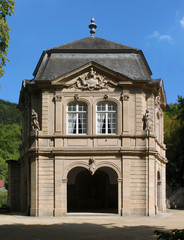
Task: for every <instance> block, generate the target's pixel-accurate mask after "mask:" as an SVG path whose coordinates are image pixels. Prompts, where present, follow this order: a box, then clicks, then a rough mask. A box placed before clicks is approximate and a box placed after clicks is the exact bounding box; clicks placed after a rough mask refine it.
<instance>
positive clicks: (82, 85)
mask: <svg viewBox="0 0 184 240" xmlns="http://www.w3.org/2000/svg"><path fill="white" fill-rule="evenodd" d="M117 85H118V84H117V83H115V82H113V81H111V80H106V79H105V76H102V75H100V74H97V73H96V71H94V70H93V68H92V67H91V68H90V71H89V72H88V73H86V74H84V75H83V76H81V77H79V78H78V79H77V80H76V82H75V83H73V84H71V85H68V87H69V88H72V87H74V88H78V89H81V90H88V91H93V90H100V89H108V87H109V86H111V87H116V86H117Z"/></svg>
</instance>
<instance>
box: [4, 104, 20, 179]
mask: <svg viewBox="0 0 184 240" xmlns="http://www.w3.org/2000/svg"><path fill="white" fill-rule="evenodd" d="M20 144H21V114H20V112H19V110H18V109H17V104H15V103H10V102H6V101H3V100H0V179H4V180H5V182H6V183H7V179H8V165H7V163H6V160H10V159H12V160H18V158H19V146H20Z"/></svg>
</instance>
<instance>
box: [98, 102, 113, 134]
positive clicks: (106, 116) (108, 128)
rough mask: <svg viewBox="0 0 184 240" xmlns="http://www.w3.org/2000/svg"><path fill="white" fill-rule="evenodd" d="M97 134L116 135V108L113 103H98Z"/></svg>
mask: <svg viewBox="0 0 184 240" xmlns="http://www.w3.org/2000/svg"><path fill="white" fill-rule="evenodd" d="M96 121H97V134H116V130H117V106H116V104H115V103H113V102H100V103H98V104H97V106H96Z"/></svg>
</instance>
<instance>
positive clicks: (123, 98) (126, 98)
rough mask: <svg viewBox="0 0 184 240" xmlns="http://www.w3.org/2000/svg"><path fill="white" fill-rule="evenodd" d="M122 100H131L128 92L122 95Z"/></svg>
mask: <svg viewBox="0 0 184 240" xmlns="http://www.w3.org/2000/svg"><path fill="white" fill-rule="evenodd" d="M121 100H122V101H128V100H129V95H128V94H124V95H122V96H121Z"/></svg>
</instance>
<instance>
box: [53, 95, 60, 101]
mask: <svg viewBox="0 0 184 240" xmlns="http://www.w3.org/2000/svg"><path fill="white" fill-rule="evenodd" d="M61 100H62V96H61V95H56V96H55V97H54V101H55V102H61Z"/></svg>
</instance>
